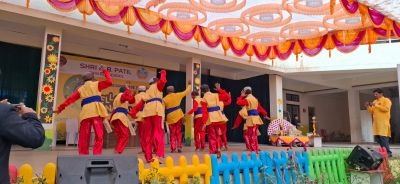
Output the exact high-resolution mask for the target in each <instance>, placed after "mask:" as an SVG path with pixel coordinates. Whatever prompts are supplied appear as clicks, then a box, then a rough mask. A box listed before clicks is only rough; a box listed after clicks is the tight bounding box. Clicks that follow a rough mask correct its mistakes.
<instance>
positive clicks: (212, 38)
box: [201, 27, 222, 42]
mask: <svg viewBox="0 0 400 184" xmlns="http://www.w3.org/2000/svg"><path fill="white" fill-rule="evenodd" d="M201 29H202V30H203V33H204V35H205V37H206V38H207V40H209V41H210V42H216V41H217V40H218V39H219V38H220V37H219V35H218V34H217V33H216V32H214V31H212V30H209V29H207V28H204V27H201ZM221 41H222V40H221Z"/></svg>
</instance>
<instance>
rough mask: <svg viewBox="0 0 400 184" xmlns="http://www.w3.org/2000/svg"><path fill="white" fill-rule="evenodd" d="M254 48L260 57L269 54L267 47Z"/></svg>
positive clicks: (257, 46)
mask: <svg viewBox="0 0 400 184" xmlns="http://www.w3.org/2000/svg"><path fill="white" fill-rule="evenodd" d="M254 47H255V50H257V52H258V54H259V55H265V54H266V53H267V50H268V47H267V46H265V45H255V46H254ZM253 51H254V50H253Z"/></svg>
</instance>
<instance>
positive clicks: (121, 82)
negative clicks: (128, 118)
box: [55, 55, 157, 143]
mask: <svg viewBox="0 0 400 184" xmlns="http://www.w3.org/2000/svg"><path fill="white" fill-rule="evenodd" d="M104 68H106V69H107V70H108V71H109V72H110V74H111V78H112V81H113V85H112V86H111V87H109V88H107V89H105V90H103V91H102V101H103V103H104V105H105V107H106V109H107V110H108V112H109V113H110V114H111V111H112V110H113V107H112V105H113V101H114V98H115V97H116V95H118V93H119V88H120V87H122V86H125V85H128V86H129V87H131V88H132V87H137V86H139V85H144V86H147V85H148V81H149V80H150V79H151V78H153V77H156V74H157V69H155V68H150V67H143V66H138V65H133V64H124V63H117V62H110V61H106V60H99V59H91V58H84V57H77V56H71V55H62V56H61V58H60V70H59V76H58V90H57V106H59V105H60V104H61V103H63V102H64V101H65V99H66V98H68V96H69V95H71V94H72V93H73V92H74V91H75V90H76V89H77V88H78V87H79V84H80V83H81V81H82V79H81V74H83V73H85V72H93V73H94V75H95V78H96V80H100V81H101V80H105V78H104V76H103V73H102V70H103V69H104ZM80 110H81V107H80V100H79V101H76V102H75V103H73V104H71V106H69V107H67V108H66V109H65V110H64V111H63V112H62V113H60V114H58V115H57V116H56V119H55V122H56V124H57V140H66V141H67V143H68V142H73V141H75V140H76V139H75V138H74V137H72V139H74V140H68V139H69V136H68V137H66V131H67V132H77V131H78V127H79V122H78V121H79V113H80Z"/></svg>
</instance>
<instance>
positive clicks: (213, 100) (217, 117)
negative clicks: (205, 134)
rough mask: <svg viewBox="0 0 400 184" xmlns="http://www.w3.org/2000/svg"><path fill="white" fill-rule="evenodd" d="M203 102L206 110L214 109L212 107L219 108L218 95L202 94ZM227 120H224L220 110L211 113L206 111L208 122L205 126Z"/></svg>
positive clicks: (224, 117)
mask: <svg viewBox="0 0 400 184" xmlns="http://www.w3.org/2000/svg"><path fill="white" fill-rule="evenodd" d="M203 101H204V102H206V103H207V108H214V107H217V106H218V107H219V106H220V105H221V104H220V101H219V97H218V94H215V93H211V92H207V93H205V94H204V97H203ZM226 121H228V119H226V116H224V115H223V114H222V111H221V110H218V111H213V112H210V111H209V110H208V120H207V123H206V125H210V124H212V123H220V122H226Z"/></svg>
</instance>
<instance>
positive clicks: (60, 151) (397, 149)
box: [10, 143, 400, 174]
mask: <svg viewBox="0 0 400 184" xmlns="http://www.w3.org/2000/svg"><path fill="white" fill-rule="evenodd" d="M354 146H355V145H351V144H343V143H342V144H324V147H328V148H336V147H337V148H343V147H348V148H351V147H354ZM366 146H376V145H366ZM165 148H166V156H171V157H172V158H173V159H174V161H175V162H177V161H178V158H179V157H180V156H181V155H183V156H186V157H191V156H192V155H193V154H197V155H199V157H200V160H202V157H203V155H204V154H206V153H207V152H206V151H204V152H195V151H194V147H185V148H184V149H183V153H169V152H167V150H169V147H168V146H166V147H165ZM260 148H261V149H262V150H265V151H274V150H276V151H279V150H285V149H287V147H275V146H267V145H260ZM294 149H302V148H294ZM392 149H393V152H394V153H395V154H400V146H399V145H394V146H392ZM139 151H140V150H139V149H136V148H129V149H126V151H125V152H124V155H138V157H139V158H141V159H143V154H138V152H139ZM243 151H244V144H240V143H231V144H230V148H229V151H228V152H226V153H227V154H228V155H231V154H232V153H234V152H236V153H241V152H243ZM103 152H104V153H103V154H104V155H112V154H113V150H112V149H106V150H104V151H103ZM58 155H78V153H77V149H76V148H74V147H68V148H65V147H64V146H59V147H57V148H56V150H54V151H37V150H35V151H27V150H24V151H23V150H18V151H17V150H14V151H12V153H11V158H10V163H11V164H14V165H16V166H17V167H20V166H21V165H22V164H24V163H29V164H30V165H32V167H33V168H34V172H35V173H37V174H40V173H42V170H43V167H44V165H45V164H46V163H48V162H54V163H55V162H56V161H57V156H58ZM190 160H191V158H188V162H189V163H190Z"/></svg>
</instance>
